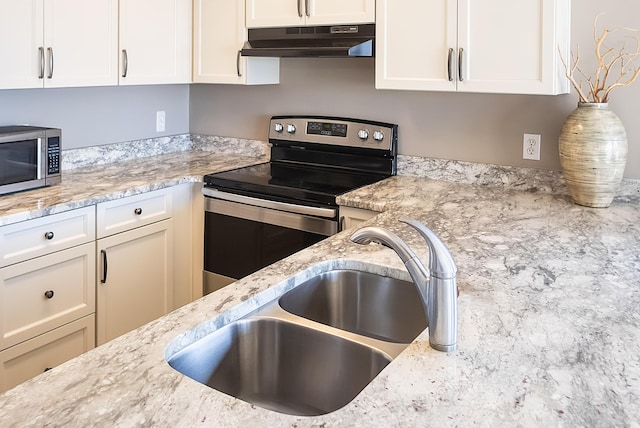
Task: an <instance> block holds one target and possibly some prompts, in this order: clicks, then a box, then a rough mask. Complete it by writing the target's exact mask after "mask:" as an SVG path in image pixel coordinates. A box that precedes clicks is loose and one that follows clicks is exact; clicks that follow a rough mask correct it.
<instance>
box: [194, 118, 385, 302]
mask: <svg viewBox="0 0 640 428" xmlns="http://www.w3.org/2000/svg"><path fill="white" fill-rule="evenodd" d="M269 142H270V143H271V145H272V147H271V161H270V162H267V163H263V164H259V165H254V166H249V167H244V168H238V169H235V170H231V171H225V172H221V173H214V174H208V175H206V176H205V177H204V182H205V187H204V189H203V193H204V195H205V251H204V253H205V260H204V264H205V292H211V291H214V290H216V289H218V288H220V287H222V286H224V285H226V284H228V283H230V282H233V281H234V280H236V279H239V278H242V277H244V276H246V275H249V274H251V273H253V272H255V271H257V270H259V269H261V268H263V267H265V266H267V265H269V264H271V263H274V262H275V261H278V260H280V259H282V258H284V257H287V256H289V255H291V254H293V253H295V252H297V251H299V250H301V249H303V248H305V247H307V246H309V245H312V244H314V243H316V242H319V241H320V240H322V239H324V238H326V237H327V236H330V235H333V234H335V233H337V232H339V230H340V221H339V218H338V205H337V203H336V198H337V197H338V196H339V195H341V194H343V193H346V192H349V191H351V190H354V189H356V188H359V187H362V186H365V185H367V184H371V183H375V182H377V181H379V180H382V179H384V178H387V177H390V176H392V175H395V173H396V162H397V144H398V126H397V125H393V124H389V123H381V122H374V121H368V120H359V119H346V118H336V117H324V116H274V117H272V118H271V121H270V127H269Z"/></svg>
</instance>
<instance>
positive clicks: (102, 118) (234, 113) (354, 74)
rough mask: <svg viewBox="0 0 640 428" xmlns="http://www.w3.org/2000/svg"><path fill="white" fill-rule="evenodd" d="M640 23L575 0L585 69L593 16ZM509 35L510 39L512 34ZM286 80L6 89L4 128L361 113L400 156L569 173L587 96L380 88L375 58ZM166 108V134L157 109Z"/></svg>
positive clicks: (120, 135)
mask: <svg viewBox="0 0 640 428" xmlns="http://www.w3.org/2000/svg"><path fill="white" fill-rule="evenodd" d="M599 12H606V15H604V16H603V17H602V18H601V21H600V22H601V23H602V24H606V25H608V26H609V27H617V26H631V27H638V28H640V2H630V1H628V0H608V1H603V0H574V1H573V12H572V20H573V25H572V39H573V45H574V46H575V45H576V44H578V43H579V44H580V46H581V52H582V55H583V64H584V68H585V69H590V68H591V67H589V65H590V64H593V59H590V58H588V56H589V55H590V54H591V51H592V46H593V41H592V37H593V19H594V17H595V15H597V14H598V13H599ZM506 37H508V35H506ZM639 62H640V61H639ZM281 82H282V83H281V84H280V85H277V86H265V87H236V86H225V85H191V86H189V85H159V86H137V87H99V88H70V89H30V90H3V91H0V125H8V124H16V123H30V124H37V125H46V126H56V127H61V128H63V131H64V136H65V138H64V144H65V147H66V148H76V147H85V146H93V145H102V144H108V143H114V142H120V141H129V140H135V139H143V138H151V137H156V136H162V135H174V134H181V133H186V132H196V133H205V134H215V135H224V136H234V137H244V138H255V139H265V138H266V134H267V121H268V118H269V116H271V115H273V114H287V113H301V114H327V115H337V116H353V117H362V118H370V119H378V120H385V121H390V122H395V123H398V124H399V125H400V138H401V140H400V152H401V153H403V154H412V155H422V156H430V157H436V158H445V159H458V160H468V161H476V162H486V163H496V164H503V165H521V166H531V167H537V168H549V169H559V167H560V163H559V159H558V154H557V137H558V134H559V132H560V128H561V125H562V122H563V120H564V118H565V117H566V116H567V115H568V114H569V113H570V112H571V110H573V108H574V107H575V105H576V102H577V96H576V95H575V94H570V95H561V96H556V97H554V96H520V95H483V94H462V93H437V92H411V91H377V90H375V89H374V66H373V60H371V59H364V60H317V59H304V60H302V59H289V60H282V71H281ZM638 100H640V82H636V83H635V84H634V85H633V86H631V87H628V88H624V89H620V90H618V91H616V92H614V94H613V98H612V100H611V102H610V105H611V107H612V109H613V110H614V111H615V112H616V113H617V114H618V115H619V116H620V117H621V119H622V120H623V122H624V123H625V126H626V128H627V133H628V136H629V143H630V144H629V160H628V163H627V170H626V173H625V175H626V176H627V177H633V178H640V121H638V120H637V118H636V117H637V107H636V106H637V103H638ZM157 110H164V111H166V115H167V119H166V123H167V128H166V131H165V132H162V133H156V132H155V112H156V111H157ZM525 132H526V133H539V134H542V159H541V160H540V161H538V162H535V161H524V160H522V134H523V133H525Z"/></svg>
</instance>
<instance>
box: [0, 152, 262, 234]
mask: <svg viewBox="0 0 640 428" xmlns="http://www.w3.org/2000/svg"><path fill="white" fill-rule="evenodd" d="M265 160H267V157H264V156H258V157H256V156H240V155H238V154H233V153H212V152H207V151H183V152H176V153H168V154H162V155H157V156H150V157H145V158H141V159H133V160H127V161H122V162H114V163H108V164H102V165H93V166H85V167H82V168H75V169H71V170H67V171H63V175H62V183H61V184H58V185H56V186H52V187H47V188H42V189H36V190H31V191H28V192H21V193H15V194H12V195H5V196H0V226H2V225H6V224H11V223H16V222H19V221H24V220H28V219H31V218H36V217H42V216H45V215H49V214H54V213H56V212H61V211H68V210H70V209H74V208H80V207H84V206H88V205H95V204H97V203H99V202H104V201H108V200H112V199H118V198H122V197H125V196H131V195H135V194H138V193H144V192H149V191H151V190H156V189H161V188H164V187H170V186H175V185H177V184H181V183H188V182H196V181H200V182H201V181H202V177H203V176H204V175H205V174H208V173H210V172H216V171H223V170H227V169H231V168H239V167H242V166H246V165H253V164H256V163H260V162H264V161H265Z"/></svg>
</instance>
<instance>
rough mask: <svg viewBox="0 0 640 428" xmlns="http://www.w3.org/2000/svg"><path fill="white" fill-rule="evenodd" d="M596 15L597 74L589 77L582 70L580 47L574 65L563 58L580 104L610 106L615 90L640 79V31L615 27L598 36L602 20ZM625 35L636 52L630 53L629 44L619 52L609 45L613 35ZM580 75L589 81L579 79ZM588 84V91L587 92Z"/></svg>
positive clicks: (594, 36)
mask: <svg viewBox="0 0 640 428" xmlns="http://www.w3.org/2000/svg"><path fill="white" fill-rule="evenodd" d="M599 17H600V15H598V16H596V19H595V22H594V24H593V39H594V41H595V54H596V59H597V61H598V66H597V68H596V71H595V73H594V74H593V75H588V74H586V73H585V72H584V71H583V70H581V69H580V67H579V62H580V46H578V47H577V49H576V54H575V55H574V54H573V52H572V53H571V63H570V64H567V63H566V62H565V61H564V59H563V58H562V55H560V59H561V61H562V64H563V65H564V69H565V71H566V75H567V78H568V79H569V81H570V82H571V84H572V85H573V87H574V88H575V89H576V91H577V92H578V96H579V97H580V102H583V103H606V102H608V101H609V95H610V94H611V91H612V90H613V89H615V88H622V87H625V86H629V85H631V84H632V83H633V82H634V81H635V80H636V79H637V78H638V76H640V67H638V66H636V65H635V64H634V60H635V58H636V57H638V56H640V38H639V37H638V36H639V35H640V30H637V29H633V28H626V27H620V28H614V29H612V30H609V29H608V28H604V29H603V30H602V32H601V33H600V34H598V18H599ZM613 33H623V36H624V37H625V38H629V39H633V40H634V43H635V49H634V50H633V51H627V49H626V43H623V45H622V47H620V48H619V49H614V48H610V47H607V46H605V39H606V38H607V36H608V35H609V34H613ZM576 72H578V73H579V74H580V75H582V77H583V78H584V79H585V80H584V81H583V80H579V81H578V80H577V79H576ZM585 83H586V87H587V91H586V92H585V90H584V89H583V86H584V84H585Z"/></svg>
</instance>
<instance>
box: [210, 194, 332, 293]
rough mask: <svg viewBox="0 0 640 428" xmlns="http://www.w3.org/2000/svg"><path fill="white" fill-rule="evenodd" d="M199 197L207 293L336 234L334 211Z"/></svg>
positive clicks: (229, 196) (231, 196)
mask: <svg viewBox="0 0 640 428" xmlns="http://www.w3.org/2000/svg"><path fill="white" fill-rule="evenodd" d="M203 193H205V195H206V197H205V227H204V230H205V232H204V290H203V291H204V293H205V294H208V293H210V292H212V291H215V290H217V289H219V288H221V287H224V286H225V285H227V284H229V283H231V282H233V281H235V280H237V279H240V278H242V277H245V276H247V275H249V274H251V273H253V272H255V271H257V270H259V269H262V268H263V267H265V266H268V265H270V264H272V263H274V262H276V261H278V260H281V259H283V258H285V257H287V256H289V255H291V254H293V253H295V252H297V251H299V250H302V249H303V248H306V247H308V246H310V245H312V244H315V243H316V242H319V241H321V240H323V239H324V238H326V237H327V236H331V235H333V234H335V233H337V232H338V221H337V210H336V209H333V208H316V207H307V206H302V205H295V204H288V203H280V202H274V201H269V200H262V199H257V198H251V197H246V196H242V195H235V194H229V193H226V192H220V191H217V190H212V189H204V190H203ZM311 214H313V215H311Z"/></svg>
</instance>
